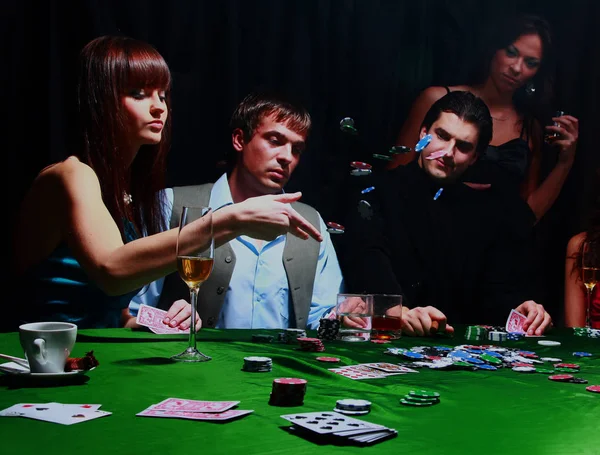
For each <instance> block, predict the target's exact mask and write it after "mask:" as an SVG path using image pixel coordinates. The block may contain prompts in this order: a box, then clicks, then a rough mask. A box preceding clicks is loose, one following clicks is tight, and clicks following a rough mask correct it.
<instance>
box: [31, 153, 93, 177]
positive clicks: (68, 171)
mask: <svg viewBox="0 0 600 455" xmlns="http://www.w3.org/2000/svg"><path fill="white" fill-rule="evenodd" d="M92 175H96V173H95V172H94V171H93V169H92V168H91V167H89V166H88V165H87V164H85V163H82V162H81V161H80V160H79V158H77V157H76V156H70V157H68V158H66V159H65V160H63V161H59V162H58V163H53V164H50V165H49V166H46V167H45V168H44V169H42V171H41V172H40V173H39V175H38V178H42V179H52V180H54V179H59V180H62V179H70V178H74V177H75V178H76V177H78V176H81V177H82V178H87V177H90V176H92Z"/></svg>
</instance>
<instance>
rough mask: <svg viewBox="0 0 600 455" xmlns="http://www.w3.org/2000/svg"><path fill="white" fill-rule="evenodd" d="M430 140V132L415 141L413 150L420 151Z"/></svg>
mask: <svg viewBox="0 0 600 455" xmlns="http://www.w3.org/2000/svg"><path fill="white" fill-rule="evenodd" d="M430 142H431V134H426V135H425V136H423V137H422V138H421V139H420V140H419V142H417V145H415V152H420V151H421V150H423V149H424V148H425V147H427V146H428V145H429V143H430Z"/></svg>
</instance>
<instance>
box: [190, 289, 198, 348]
mask: <svg viewBox="0 0 600 455" xmlns="http://www.w3.org/2000/svg"><path fill="white" fill-rule="evenodd" d="M199 288H200V287H199V286H196V287H193V288H190V304H191V306H192V313H191V315H190V317H191V318H192V319H191V322H190V342H189V347H190V348H191V349H196V308H197V306H196V305H197V302H198V289H199Z"/></svg>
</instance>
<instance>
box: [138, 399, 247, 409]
mask: <svg viewBox="0 0 600 455" xmlns="http://www.w3.org/2000/svg"><path fill="white" fill-rule="evenodd" d="M238 404H240V402H239V401H200V400H184V399H181V398H167V399H166V400H163V401H161V402H160V403H157V404H155V405H152V406H150V407H149V408H148V409H153V410H155V411H178V412H223V411H227V410H228V409H231V408H233V407H234V406H237V405H238Z"/></svg>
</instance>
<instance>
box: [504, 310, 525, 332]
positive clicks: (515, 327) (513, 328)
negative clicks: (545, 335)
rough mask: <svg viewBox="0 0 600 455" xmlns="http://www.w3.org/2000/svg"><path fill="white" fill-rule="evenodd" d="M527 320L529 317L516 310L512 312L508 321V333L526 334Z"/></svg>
mask: <svg viewBox="0 0 600 455" xmlns="http://www.w3.org/2000/svg"><path fill="white" fill-rule="evenodd" d="M526 320H527V316H525V315H523V314H521V313H519V312H518V311H516V310H510V314H509V315H508V319H507V320H506V331H507V332H512V333H525V330H523V324H524V323H525V321H526Z"/></svg>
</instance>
